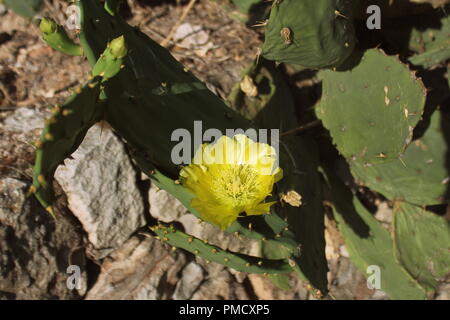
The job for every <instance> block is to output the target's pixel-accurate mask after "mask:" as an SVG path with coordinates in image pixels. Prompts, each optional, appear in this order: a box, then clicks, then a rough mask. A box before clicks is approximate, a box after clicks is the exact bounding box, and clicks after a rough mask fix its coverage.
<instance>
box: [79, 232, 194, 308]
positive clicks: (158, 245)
mask: <svg viewBox="0 0 450 320" xmlns="http://www.w3.org/2000/svg"><path fill="white" fill-rule="evenodd" d="M185 264H186V258H185V255H184V254H183V253H181V251H179V250H178V251H176V252H173V251H172V250H171V249H170V248H168V247H167V246H166V245H164V244H163V243H162V242H161V241H158V240H156V239H154V238H152V237H142V236H135V237H133V238H131V239H129V240H128V241H127V242H126V243H125V244H124V245H123V246H122V247H121V248H120V249H118V250H116V251H114V252H113V253H112V254H111V255H110V256H109V257H107V258H105V261H104V262H103V264H102V266H101V272H100V275H99V277H98V280H97V282H96V283H95V285H94V286H93V287H92V289H91V290H90V291H89V292H88V294H87V295H86V299H88V300H98V299H101V300H103V299H107V300H122V299H123V300H129V299H133V300H155V299H169V298H170V297H171V296H172V294H173V290H174V288H175V284H176V282H177V281H178V279H179V278H178V274H179V272H180V270H181V269H182V268H183V266H184V265H185Z"/></svg>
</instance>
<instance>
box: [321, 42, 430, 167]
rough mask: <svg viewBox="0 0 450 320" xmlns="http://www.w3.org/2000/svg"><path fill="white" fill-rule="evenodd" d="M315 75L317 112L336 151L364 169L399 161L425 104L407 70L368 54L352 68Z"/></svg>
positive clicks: (376, 54)
mask: <svg viewBox="0 0 450 320" xmlns="http://www.w3.org/2000/svg"><path fill="white" fill-rule="evenodd" d="M320 77H321V79H322V80H323V94H322V100H321V101H320V105H319V107H318V108H317V112H316V114H317V116H318V117H319V118H320V119H321V120H322V122H323V125H324V126H325V127H326V128H327V129H328V130H329V131H330V134H331V136H332V138H333V142H334V143H335V145H336V147H337V149H338V150H339V152H340V153H341V154H342V155H343V156H344V157H346V158H347V159H349V160H351V161H359V162H361V163H363V164H366V165H370V164H374V163H380V162H386V161H389V160H395V159H397V158H399V156H400V155H401V154H402V153H403V152H404V150H405V148H406V147H407V145H408V144H409V143H410V142H411V139H412V134H413V129H414V127H415V126H416V124H417V123H418V121H419V120H420V118H421V115H422V113H423V108H424V104H425V88H424V86H423V84H422V82H421V81H420V80H419V79H417V78H416V77H415V76H414V74H413V73H412V72H411V71H410V70H409V69H408V68H407V66H406V65H404V64H402V63H401V62H400V61H399V60H398V59H397V58H396V57H390V56H386V55H385V54H384V53H383V52H381V51H378V50H369V51H367V52H366V53H365V55H364V56H363V58H362V60H361V63H360V64H359V65H358V66H357V67H356V68H354V69H353V70H351V71H345V72H333V71H330V70H324V71H321V72H320Z"/></svg>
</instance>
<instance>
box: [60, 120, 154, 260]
mask: <svg viewBox="0 0 450 320" xmlns="http://www.w3.org/2000/svg"><path fill="white" fill-rule="evenodd" d="M64 164H65V165H64V166H60V167H59V168H58V169H57V171H56V174H55V178H56V180H57V181H58V183H59V184H60V185H61V187H62V189H63V190H64V192H65V193H66V195H67V198H68V202H69V208H70V210H71V211H72V212H73V214H74V215H75V216H76V217H77V218H78V220H79V221H80V222H81V224H82V225H83V228H84V230H85V231H86V232H87V234H88V239H89V241H90V242H91V244H92V245H93V247H94V249H95V250H94V251H93V254H94V256H95V257H96V258H102V257H104V256H106V255H107V254H108V253H109V252H111V251H112V250H113V249H114V248H118V247H119V246H120V245H122V244H123V243H124V242H125V241H126V240H127V239H128V238H129V237H130V235H131V234H132V233H134V232H135V231H136V230H137V229H139V228H140V227H142V226H144V225H145V223H146V221H145V216H144V202H143V199H142V195H141V193H140V191H139V189H138V187H137V185H136V172H135V171H134V168H133V167H132V164H131V162H130V160H129V158H128V156H127V154H126V152H125V149H124V146H123V145H122V143H121V142H120V141H119V139H118V138H117V137H116V136H115V135H114V134H113V133H112V132H111V131H110V130H109V129H101V128H100V127H99V126H94V127H92V128H91V129H90V130H89V131H88V133H87V135H86V137H85V139H84V141H83V143H82V144H81V146H80V147H79V148H78V150H77V151H75V152H74V153H73V154H72V159H66V160H65V162H64Z"/></svg>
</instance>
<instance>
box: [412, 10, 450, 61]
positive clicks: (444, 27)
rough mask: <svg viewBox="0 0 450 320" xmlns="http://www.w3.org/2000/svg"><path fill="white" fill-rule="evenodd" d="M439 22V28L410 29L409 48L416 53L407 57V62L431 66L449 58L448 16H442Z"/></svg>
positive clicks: (449, 20)
mask: <svg viewBox="0 0 450 320" xmlns="http://www.w3.org/2000/svg"><path fill="white" fill-rule="evenodd" d="M442 14H444V12H442ZM440 23H441V26H440V29H436V28H435V27H433V28H427V29H425V30H418V29H413V30H412V34H411V40H410V48H411V49H412V50H414V51H415V52H417V53H418V54H417V55H414V56H412V57H411V58H409V62H411V63H412V64H414V65H420V66H422V67H424V68H431V67H434V66H436V65H439V64H440V63H443V62H445V61H447V60H448V59H450V38H449V33H450V16H448V15H447V16H444V17H443V18H442V19H441V20H440Z"/></svg>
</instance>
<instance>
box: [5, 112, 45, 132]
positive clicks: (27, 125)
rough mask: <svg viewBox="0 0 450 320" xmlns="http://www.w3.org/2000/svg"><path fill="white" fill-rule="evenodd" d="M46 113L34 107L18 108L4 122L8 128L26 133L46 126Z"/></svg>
mask: <svg viewBox="0 0 450 320" xmlns="http://www.w3.org/2000/svg"><path fill="white" fill-rule="evenodd" d="M44 118H45V116H44V114H43V113H42V112H41V111H39V110H35V109H32V108H25V107H21V108H17V109H16V110H15V111H14V112H13V114H12V115H10V116H8V117H7V118H6V119H5V121H4V122H3V126H4V128H5V129H6V130H10V131H14V132H21V133H25V132H28V131H32V130H35V129H42V128H43V127H44Z"/></svg>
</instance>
